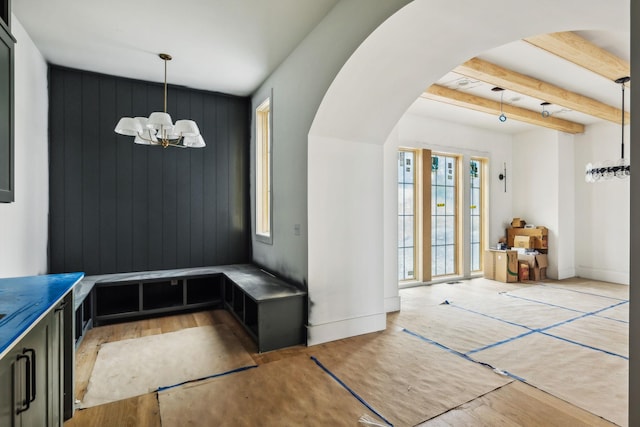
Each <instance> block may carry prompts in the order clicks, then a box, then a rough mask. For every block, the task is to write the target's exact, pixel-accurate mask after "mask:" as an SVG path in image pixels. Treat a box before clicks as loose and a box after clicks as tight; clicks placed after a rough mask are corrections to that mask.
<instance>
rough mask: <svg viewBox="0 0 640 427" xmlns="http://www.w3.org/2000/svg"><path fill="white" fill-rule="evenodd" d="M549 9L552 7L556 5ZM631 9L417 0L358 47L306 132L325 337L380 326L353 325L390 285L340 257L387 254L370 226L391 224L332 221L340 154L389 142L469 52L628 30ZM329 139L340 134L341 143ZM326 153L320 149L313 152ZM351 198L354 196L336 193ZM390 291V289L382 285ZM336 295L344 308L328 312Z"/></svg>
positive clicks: (543, 0)
mask: <svg viewBox="0 0 640 427" xmlns="http://www.w3.org/2000/svg"><path fill="white" fill-rule="evenodd" d="M551 10H552V11H553V13H549V11H551ZM576 10H579V11H580V13H576V12H575V11H576ZM628 10H629V1H628V0H616V1H613V2H612V1H604V0H567V1H563V2H557V1H554V0H538V1H536V2H504V1H499V0H485V1H482V2H469V1H465V0H415V1H413V2H412V3H410V4H408V5H407V6H405V7H404V8H403V9H401V10H400V11H399V12H398V13H396V14H394V15H393V16H391V17H390V18H389V19H388V20H387V21H385V22H384V24H382V25H381V26H380V27H379V28H378V29H377V30H376V31H375V32H373V33H372V34H371V36H369V37H368V38H367V39H366V40H365V41H364V42H363V43H362V44H361V45H360V47H359V48H358V49H357V50H356V51H355V52H354V54H353V55H352V56H351V57H350V58H349V60H348V61H347V62H346V63H345V65H344V66H343V67H342V69H341V71H340V72H339V73H338V75H337V76H336V78H335V79H334V81H333V83H332V84H331V86H330V88H329V90H328V91H327V93H326V94H325V96H324V99H323V101H322V103H321V104H320V106H319V108H318V112H317V114H316V117H315V119H314V121H313V125H312V126H311V129H310V131H309V139H308V142H309V156H308V159H309V167H308V176H307V180H308V194H307V197H308V200H309V206H310V207H311V206H314V207H316V208H318V209H321V211H319V212H315V213H312V212H309V215H308V220H309V222H308V224H309V227H308V229H309V235H308V246H309V265H308V271H309V297H310V299H311V300H312V302H313V305H310V311H311V313H313V311H314V310H322V311H323V313H324V317H323V318H322V319H320V320H321V321H322V322H323V323H324V324H331V323H332V322H334V324H333V325H332V327H333V330H332V332H331V334H327V335H330V336H333V337H348V336H351V335H354V334H355V333H357V332H359V333H364V332H370V331H373V330H375V326H374V325H371V326H370V327H364V328H357V327H355V326H354V327H351V325H356V324H361V323H364V322H360V319H363V318H364V316H363V315H361V313H363V312H364V313H375V312H376V310H377V308H378V306H379V305H378V303H375V304H374V303H370V306H369V307H366V308H364V309H363V307H362V304H363V303H364V302H363V301H362V298H361V296H362V294H364V293H365V292H370V291H371V290H377V289H384V287H385V285H384V278H383V277H382V276H380V277H374V278H373V280H372V281H371V282H367V283H366V284H365V283H364V281H363V280H362V279H360V278H359V276H360V273H361V269H362V268H363V267H362V266H361V265H360V264H358V263H352V264H350V265H348V266H346V268H345V267H344V266H342V265H339V266H335V265H334V263H335V251H336V250H337V249H338V248H342V247H347V248H349V249H350V250H353V251H355V252H356V253H358V254H359V255H358V256H360V257H363V258H364V259H371V260H373V261H375V260H378V259H380V256H381V254H384V248H383V247H380V246H377V245H374V244H372V243H375V242H376V240H375V239H374V240H372V238H371V233H372V232H375V231H376V230H379V229H384V223H383V222H382V221H383V220H382V219H381V221H380V222H379V223H377V224H376V223H372V222H368V223H367V225H368V229H366V230H365V229H361V228H358V230H356V231H353V232H348V233H347V232H346V231H347V229H346V228H347V227H346V225H344V224H339V223H336V222H334V221H326V220H325V217H326V215H328V214H330V212H331V211H333V210H335V209H343V208H344V207H343V206H340V205H336V204H335V202H336V201H338V199H337V198H336V197H335V196H334V195H333V194H334V193H336V192H341V191H343V188H342V186H340V185H336V186H335V187H334V188H327V187H326V183H325V180H326V174H327V173H331V174H332V179H331V182H333V183H342V182H346V181H348V180H349V179H350V178H351V176H352V170H351V169H336V168H335V165H337V164H339V163H340V162H339V160H338V157H340V156H342V155H343V154H344V153H352V152H353V151H354V150H352V148H354V147H356V146H358V144H361V143H368V144H373V145H380V146H382V145H383V144H384V142H385V141H386V140H387V138H388V136H389V135H390V133H391V132H392V130H393V129H394V127H395V126H396V124H397V123H398V121H399V120H400V118H401V117H402V115H403V114H404V112H405V111H406V109H407V108H408V106H409V105H411V103H412V102H413V101H414V100H415V99H416V98H417V97H418V96H419V95H420V94H421V93H422V91H424V89H425V88H426V87H428V86H429V85H430V84H431V83H433V82H435V81H437V80H438V79H439V78H440V77H441V76H443V75H444V74H446V73H447V72H448V71H450V70H451V69H453V68H454V67H455V66H456V65H458V64H460V63H462V62H463V61H465V60H466V59H468V58H470V57H473V56H475V55H478V54H479V53H481V52H484V51H486V50H488V49H490V48H492V47H495V46H500V45H503V44H505V43H508V42H511V41H513V40H518V39H522V38H524V37H527V36H530V35H532V34H541V33H550V32H556V31H566V30H568V29H602V30H609V31H628V29H629V22H627V21H626V20H624V19H621V17H625V16H628ZM523 17H526V19H523ZM488 29H490V30H488ZM434 41H436V42H434ZM326 141H340V145H338V144H325V142H326ZM322 151H324V155H323V156H317V158H316V157H312V156H311V153H314V154H318V153H320V152H322ZM359 160H360V159H359ZM378 166H379V165H376V164H374V163H371V164H369V165H365V164H359V165H358V171H367V176H368V178H369V179H371V180H373V181H377V182H382V178H383V171H382V170H379V171H377V172H375V168H376V167H378ZM382 192H383V187H382V185H381V187H380V188H379V189H378V190H375V191H374V190H371V191H365V192H354V193H352V194H350V195H349V196H350V197H349V200H350V204H349V205H348V207H351V206H359V205H360V204H367V203H368V199H369V198H373V199H374V200H381V194H382ZM344 199H347V197H346V196H345V197H341V198H340V199H339V200H344ZM343 218H344V219H345V221H354V220H356V219H357V218H358V210H351V211H347V210H345V211H344V213H343ZM327 241H329V242H331V244H330V245H328V244H326V242H327ZM334 267H337V268H334ZM385 277H386V276H385ZM335 283H340V286H339V287H337V286H335ZM324 289H331V291H330V292H324ZM375 292H376V294H378V293H379V292H378V291H375ZM385 297H390V295H388V294H387V293H386V292H385ZM338 302H340V303H339V304H340V307H346V309H345V310H340V311H331V309H330V307H332V306H334V305H336V304H337V303H338ZM322 307H326V309H322ZM310 318H313V315H312V314H310ZM345 319H351V320H349V321H343V320H345ZM316 320H318V319H316ZM312 328H313V326H311V327H310V329H312ZM319 342H322V338H319V339H315V337H313V336H312V334H310V335H309V343H310V344H316V343H319Z"/></svg>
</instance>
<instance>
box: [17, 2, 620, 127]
mask: <svg viewBox="0 0 640 427" xmlns="http://www.w3.org/2000/svg"><path fill="white" fill-rule="evenodd" d="M337 2H338V0H268V1H265V0H233V1H230V0H183V1H182V2H175V1H166V0H133V1H132V0H110V1H108V2H106V1H98V0H83V1H78V0H17V1H14V2H13V10H14V14H15V15H16V17H17V19H18V20H19V21H20V23H21V24H22V25H23V26H24V27H25V29H26V31H27V32H28V33H29V35H30V36H31V38H32V39H33V41H34V43H35V44H36V46H37V47H38V48H39V49H40V51H41V53H42V54H43V56H44V57H45V59H46V60H47V61H48V62H49V63H52V64H56V65H61V66H66V67H71V68H78V69H83V70H89V71H95V72H100V73H105V74H112V75H117V76H123V77H130V78H135V79H141V80H147V81H155V82H162V80H163V78H164V69H163V65H162V61H161V60H160V59H159V58H158V57H157V54H158V53H160V52H166V53H169V54H171V55H172V56H173V60H172V61H171V62H170V63H169V65H168V81H169V83H170V84H175V85H182V86H187V87H191V88H197V89H204V90H210V91H216V92H223V93H229V94H234V95H249V94H251V93H252V92H253V91H254V90H255V89H256V88H257V87H258V86H259V85H260V84H261V83H262V82H263V81H264V79H266V78H267V77H268V76H269V74H270V73H271V72H272V71H273V70H274V69H275V68H276V67H277V66H278V65H279V64H280V63H281V62H282V61H283V60H284V59H285V58H286V57H287V55H289V53H291V52H292V51H293V49H295V47H296V46H297V45H298V43H300V41H301V40H303V39H304V37H305V36H306V35H307V34H308V33H309V32H310V31H311V30H312V29H313V28H314V27H315V26H316V25H317V23H318V22H320V21H321V20H322V19H323V17H324V16H325V15H326V14H327V13H328V12H329V11H330V10H331V8H332V7H333V6H334V5H335V4H336V3H337ZM574 30H580V29H574ZM577 32H578V34H579V35H580V36H582V37H584V38H586V39H587V40H589V41H591V42H592V43H594V44H596V45H597V46H600V47H602V48H604V49H606V50H608V51H610V52H611V53H614V54H615V55H617V56H619V57H621V58H623V59H625V60H627V61H628V60H629V56H630V40H629V33H623V32H621V33H611V32H603V31H577ZM469 37H473V34H470V35H469ZM19 42H20V41H19V40H18V43H19ZM476 56H478V57H479V58H481V59H484V60H487V61H489V62H493V63H495V64H498V65H500V66H502V67H505V68H510V69H512V70H514V71H517V72H519V73H522V74H526V75H529V76H531V77H534V78H537V79H540V80H544V81H547V82H549V83H552V84H554V85H556V86H560V87H563V88H565V89H568V90H570V91H574V92H577V93H580V94H583V95H586V96H589V97H592V98H594V99H596V100H599V101H601V102H604V103H606V104H609V105H612V106H615V107H617V108H620V95H621V94H620V87H619V85H618V84H616V83H614V82H611V81H608V80H606V79H604V78H603V77H601V76H599V75H596V74H594V73H592V72H590V71H586V70H584V69H582V68H580V67H578V66H576V65H573V64H571V63H568V62H566V61H563V60H561V59H559V58H557V57H555V56H554V55H552V54H549V53H547V52H545V51H542V50H540V49H538V48H536V47H533V46H531V45H529V44H528V43H526V42H523V41H514V42H512V43H510V44H507V45H505V46H499V47H496V48H494V49H492V50H490V51H487V52H478V53H477V54H476ZM469 59H470V58H469ZM464 80H465V79H461V76H459V75H456V74H454V73H448V74H447V75H445V76H442V78H441V79H440V80H439V81H438V82H437V83H438V84H441V85H444V86H448V87H450V88H453V89H458V90H465V91H468V92H470V93H472V94H475V95H477V96H481V97H484V98H491V99H494V100H496V101H500V93H496V92H491V90H490V89H491V87H492V86H491V85H487V84H484V83H477V82H473V81H469V82H468V84H466V85H460V82H461V81H464ZM434 83H435V82H434ZM425 89H426V88H425ZM628 94H630V90H629V91H628ZM629 98H630V96H627V101H628V100H629ZM542 101H543V100H537V99H532V98H527V97H524V96H521V95H519V94H516V93H513V92H510V91H505V92H504V94H503V102H504V103H505V104H506V103H509V104H513V105H515V106H518V107H523V108H528V109H531V110H534V111H541V108H542V107H541V106H540V102H542ZM626 104H627V105H626V106H625V109H626V110H627V111H628V110H629V104H628V102H627V103H626ZM547 110H548V111H549V112H551V113H552V115H555V116H557V117H560V118H563V119H566V120H572V121H576V122H579V123H582V124H590V123H595V122H597V121H599V119H596V118H593V117H590V116H586V115H584V114H581V113H576V112H572V111H569V110H566V109H563V108H561V107H559V106H555V105H550V106H548V107H547ZM408 113H410V114H415V115H419V116H425V117H435V118H439V119H442V120H448V121H453V122H457V123H466V124H469V125H471V126H477V127H481V128H486V129H491V130H495V131H500V132H506V133H518V132H522V131H526V130H529V129H534V128H535V127H534V126H533V125H529V124H525V123H522V122H517V121H515V120H507V121H506V122H504V123H502V122H500V121H499V120H498V118H497V117H494V116H493V115H490V114H486V113H481V112H476V111H472V110H467V109H464V108H460V107H454V106H450V105H447V104H443V103H439V102H436V101H431V100H427V99H423V98H418V99H417V100H416V101H415V103H414V104H413V105H411V106H410V107H409V109H408Z"/></svg>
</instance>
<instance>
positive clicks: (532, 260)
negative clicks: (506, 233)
mask: <svg viewBox="0 0 640 427" xmlns="http://www.w3.org/2000/svg"><path fill="white" fill-rule="evenodd" d="M518 262H521V263H526V264H527V265H528V267H529V280H544V279H546V278H547V265H548V263H547V254H530V255H529V254H518Z"/></svg>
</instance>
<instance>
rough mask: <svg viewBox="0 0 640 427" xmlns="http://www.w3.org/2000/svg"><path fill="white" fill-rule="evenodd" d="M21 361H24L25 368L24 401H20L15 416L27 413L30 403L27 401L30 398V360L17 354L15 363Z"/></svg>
mask: <svg viewBox="0 0 640 427" xmlns="http://www.w3.org/2000/svg"><path fill="white" fill-rule="evenodd" d="M22 359H25V366H26V367H27V369H26V376H25V378H26V381H25V389H26V396H25V397H24V399H21V401H20V407H19V408H17V409H16V415H19V414H21V413H23V412H25V411H28V410H29V406H30V404H31V401H30V400H29V399H30V398H31V359H29V356H26V355H24V354H19V355H18V357H17V358H16V361H17V362H19V361H20V360H22Z"/></svg>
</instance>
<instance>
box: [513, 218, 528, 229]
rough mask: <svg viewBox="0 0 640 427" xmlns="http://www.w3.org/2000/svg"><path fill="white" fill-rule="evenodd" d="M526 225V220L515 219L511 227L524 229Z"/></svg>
mask: <svg viewBox="0 0 640 427" xmlns="http://www.w3.org/2000/svg"><path fill="white" fill-rule="evenodd" d="M525 224H526V222H525V220H524V219H520V218H513V220H512V221H511V226H512V227H513V228H522V227H524V225H525Z"/></svg>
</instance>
